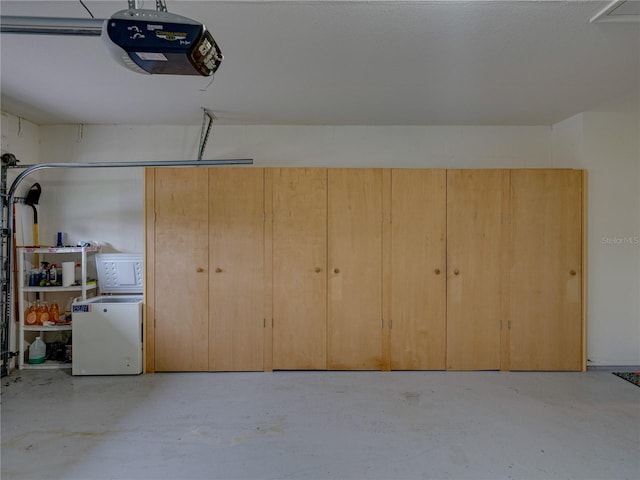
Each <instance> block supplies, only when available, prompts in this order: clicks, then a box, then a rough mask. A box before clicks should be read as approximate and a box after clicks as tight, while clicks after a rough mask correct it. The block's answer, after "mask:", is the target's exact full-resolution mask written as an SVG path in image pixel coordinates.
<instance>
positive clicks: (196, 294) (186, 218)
mask: <svg viewBox="0 0 640 480" xmlns="http://www.w3.org/2000/svg"><path fill="white" fill-rule="evenodd" d="M146 183H147V184H146V188H147V205H146V209H147V245H148V246H147V251H146V259H145V263H146V265H147V278H146V289H145V295H146V297H145V302H146V305H147V307H146V308H147V315H146V322H147V326H149V322H153V324H152V326H153V327H155V328H152V329H149V328H147V336H146V337H147V338H146V339H145V345H146V346H147V347H151V348H145V352H146V355H147V358H146V366H147V370H149V369H155V370H158V371H207V370H208V369H209V364H208V358H209V340H208V335H209V304H208V298H209V297H208V292H209V268H208V266H209V228H208V225H209V213H208V212H209V200H208V198H209V187H208V180H207V175H206V174H204V175H203V171H202V170H199V169H192V168H158V169H153V170H147V172H146ZM149 197H151V198H152V200H153V202H154V203H153V204H151V205H150V204H149ZM149 245H150V246H151V249H150V248H149ZM149 267H151V268H149ZM149 337H150V338H149ZM150 355H151V358H149V357H150Z"/></svg>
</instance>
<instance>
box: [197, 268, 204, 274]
mask: <svg viewBox="0 0 640 480" xmlns="http://www.w3.org/2000/svg"><path fill="white" fill-rule="evenodd" d="M196 272H198V273H202V272H204V268H202V267H198V268H196Z"/></svg>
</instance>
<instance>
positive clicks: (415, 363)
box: [385, 169, 447, 370]
mask: <svg viewBox="0 0 640 480" xmlns="http://www.w3.org/2000/svg"><path fill="white" fill-rule="evenodd" d="M446 174H447V172H446V170H409V169H407V170H400V169H398V170H393V171H392V172H391V195H390V198H391V209H390V216H389V224H390V229H391V240H390V249H391V258H390V262H389V269H390V275H389V276H388V277H387V276H385V278H388V282H389V284H388V285H385V288H387V289H389V296H390V307H391V311H390V314H389V321H388V322H387V323H388V327H389V337H390V353H389V355H390V364H391V369H392V370H444V369H445V355H446V328H447V319H446V306H447V305H446V298H447V296H446V287H447V284H446V280H447V263H446V261H447V259H446V251H447V250H446V248H447V244H446V228H447V215H446V212H447V211H446V201H447V196H446V194H447V190H446V186H447V183H446Z"/></svg>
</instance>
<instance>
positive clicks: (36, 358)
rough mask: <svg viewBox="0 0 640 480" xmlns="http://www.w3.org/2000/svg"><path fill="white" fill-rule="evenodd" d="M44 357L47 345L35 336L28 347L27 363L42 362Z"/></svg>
mask: <svg viewBox="0 0 640 480" xmlns="http://www.w3.org/2000/svg"><path fill="white" fill-rule="evenodd" d="M46 357H47V346H46V345H45V344H44V342H43V341H42V340H41V339H40V337H36V339H35V340H34V341H33V343H32V344H31V346H30V347H29V363H32V364H35V363H44V361H45V359H46Z"/></svg>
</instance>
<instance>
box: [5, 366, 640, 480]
mask: <svg viewBox="0 0 640 480" xmlns="http://www.w3.org/2000/svg"><path fill="white" fill-rule="evenodd" d="M1 399H2V479H3V480H11V479H50V480H53V479H65V480H67V479H69V480H71V479H82V480H88V479H132V480H133V479H136V480H138V479H328V478H332V479H420V478H433V479H511V478H513V479H607V480H612V479H638V478H640V388H638V387H637V386H635V385H633V384H631V383H629V382H626V381H624V380H622V379H621V378H618V377H616V376H614V375H612V374H611V373H610V372H604V371H599V372H587V373H500V372H393V373H381V372H280V373H273V374H265V373H240V374H231V373H174V374H154V375H141V376H134V377H72V376H70V374H69V372H68V371H33V370H31V371H29V370H24V371H20V372H14V373H12V374H11V375H10V376H8V377H5V378H3V379H2V397H1Z"/></svg>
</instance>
